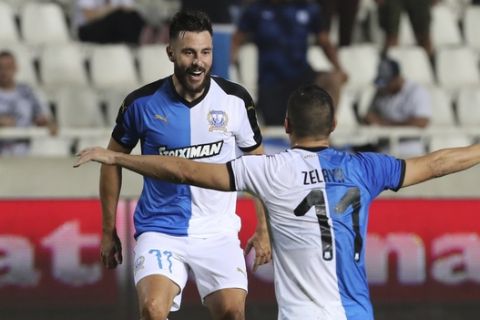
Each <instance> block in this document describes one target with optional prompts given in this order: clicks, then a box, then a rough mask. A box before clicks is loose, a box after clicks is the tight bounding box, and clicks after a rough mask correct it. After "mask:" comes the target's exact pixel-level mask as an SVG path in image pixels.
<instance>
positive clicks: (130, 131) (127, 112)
mask: <svg viewBox="0 0 480 320" xmlns="http://www.w3.org/2000/svg"><path fill="white" fill-rule="evenodd" d="M137 110H138V108H136V107H135V103H134V102H132V103H129V102H128V99H125V100H124V101H123V103H122V105H121V106H120V110H119V111H118V115H117V120H116V125H115V128H114V129H113V133H112V137H113V139H115V141H116V142H118V143H119V144H120V145H122V146H124V147H126V148H128V149H133V148H134V147H135V145H136V144H137V142H138V140H139V139H140V133H139V132H140V127H141V123H140V117H139V115H138V114H137Z"/></svg>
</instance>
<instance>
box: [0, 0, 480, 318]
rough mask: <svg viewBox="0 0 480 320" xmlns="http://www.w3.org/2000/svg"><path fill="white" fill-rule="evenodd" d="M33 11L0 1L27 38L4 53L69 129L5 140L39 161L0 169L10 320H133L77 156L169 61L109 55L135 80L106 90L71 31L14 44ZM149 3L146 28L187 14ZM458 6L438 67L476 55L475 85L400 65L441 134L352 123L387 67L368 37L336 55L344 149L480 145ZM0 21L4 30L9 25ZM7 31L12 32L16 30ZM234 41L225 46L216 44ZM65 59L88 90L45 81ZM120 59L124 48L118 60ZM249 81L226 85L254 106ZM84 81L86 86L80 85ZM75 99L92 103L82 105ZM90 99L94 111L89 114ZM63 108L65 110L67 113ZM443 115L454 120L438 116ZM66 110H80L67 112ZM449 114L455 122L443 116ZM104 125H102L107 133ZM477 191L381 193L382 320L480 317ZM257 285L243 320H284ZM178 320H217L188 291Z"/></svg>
mask: <svg viewBox="0 0 480 320" xmlns="http://www.w3.org/2000/svg"><path fill="white" fill-rule="evenodd" d="M27 2H28V1H25V0H22V1H13V0H11V1H0V9H1V8H2V5H3V4H6V5H8V6H9V7H10V8H11V9H12V11H11V13H13V15H14V17H15V28H17V29H16V30H17V31H16V32H17V34H16V35H14V36H13V37H15V36H16V37H18V38H16V39H14V38H12V39H10V40H8V36H6V35H5V33H2V32H0V38H1V37H4V38H1V39H2V40H0V47H2V48H9V49H11V50H13V51H14V52H15V53H17V54H18V55H19V57H20V60H21V61H19V62H20V63H21V73H20V78H21V80H24V81H26V82H28V83H30V84H32V85H33V86H35V87H36V88H37V89H39V90H40V92H43V94H44V97H45V99H46V100H48V101H49V102H50V104H51V105H52V108H53V109H54V111H56V115H57V117H58V120H59V121H60V123H59V124H60V126H61V127H60V133H59V136H58V137H54V138H51V137H49V136H48V134H47V132H46V131H44V130H42V129H38V130H37V129H35V130H8V129H1V130H0V137H3V138H5V137H28V138H31V139H32V147H33V149H32V152H33V154H32V156H30V157H25V158H1V157H0V181H1V182H0V319H2V320H3V319H5V320H7V319H8V320H9V319H25V320H26V319H49V320H50V319H78V320H80V319H82V320H83V319H135V318H137V311H136V302H135V300H136V297H135V290H134V288H133V286H132V283H131V273H130V268H131V265H130V264H129V263H125V264H124V266H123V267H122V268H120V269H118V270H116V271H106V270H104V269H103V268H102V267H101V266H100V264H99V262H98V252H99V241H100V209H99V202H98V190H97V188H98V187H97V185H98V165H96V164H91V165H88V166H86V167H84V168H82V169H76V170H74V169H73V168H72V167H71V165H72V163H73V158H72V157H71V154H72V150H76V149H78V148H81V147H83V146H85V145H93V144H100V145H105V141H106V139H108V136H109V132H110V127H111V123H112V120H111V119H112V116H111V115H110V116H109V110H110V109H112V110H115V109H117V108H118V105H119V102H120V101H121V97H123V95H124V94H125V93H126V92H128V91H129V90H131V89H133V88H135V87H136V86H137V85H138V84H140V83H143V82H148V80H150V78H149V77H155V78H157V77H161V75H162V72H163V73H165V74H168V73H170V72H171V69H169V68H166V69H165V68H163V67H165V66H166V65H168V67H170V66H171V65H170V64H169V63H168V62H167V63H162V62H159V61H158V59H161V58H163V56H164V51H163V50H164V48H163V47H162V46H160V45H152V46H147V47H146V48H128V47H121V48H122V49H121V51H123V56H122V57H123V58H119V59H120V60H116V59H115V57H116V53H113V54H112V52H113V51H109V54H110V56H109V58H110V59H109V60H111V62H112V64H113V66H114V67H113V68H115V66H118V65H119V64H121V65H122V66H124V68H121V69H125V70H127V74H126V75H123V74H122V75H118V74H116V75H114V76H112V77H114V78H116V79H115V80H118V79H121V78H122V76H125V79H128V80H125V81H122V80H120V81H119V82H116V83H111V82H109V81H112V79H96V78H95V74H96V73H95V65H96V63H97V62H94V61H96V60H95V59H96V58H94V57H96V52H97V50H98V49H101V48H97V47H95V46H81V45H80V44H79V43H77V42H76V41H75V40H74V38H73V37H72V36H71V31H70V30H68V29H67V31H66V32H67V35H68V36H67V39H65V38H62V36H58V34H60V33H58V32H57V31H55V30H58V29H57V28H59V27H58V25H57V26H56V27H55V26H54V27H52V28H53V29H52V30H54V31H52V34H53V35H55V34H56V33H55V32H57V36H58V37H59V38H55V36H52V38H48V37H47V38H45V37H44V35H45V34H46V33H48V32H46V31H47V30H49V29H48V28H49V26H47V25H44V29H43V30H42V34H43V35H42V37H43V38H40V36H38V34H37V36H35V34H33V35H32V36H31V37H29V36H27V34H26V32H27V28H26V25H23V29H22V32H18V31H20V29H21V28H18V27H21V26H22V23H24V21H25V20H23V21H22V19H24V18H26V16H27V14H25V13H24V12H25V11H26V10H25V9H24V8H25V7H26V5H25V4H26V3H27ZM32 2H33V3H34V5H35V6H37V7H35V6H34V7H33V8H36V10H37V11H36V13H37V16H38V17H40V16H42V14H41V12H42V10H40V9H39V7H38V5H39V4H42V3H50V4H52V3H54V4H56V5H58V8H61V9H62V10H63V11H61V12H64V13H65V12H66V11H65V10H66V8H68V5H69V3H70V2H69V1H67V0H62V1H55V2H52V1H30V3H32ZM139 2H143V3H144V4H145V5H146V8H152V6H158V8H161V9H162V10H161V11H153V10H150V14H152V12H157V16H153V17H150V18H151V19H157V18H158V16H160V17H166V16H168V15H169V14H170V13H171V12H174V11H175V10H176V9H177V8H178V4H177V3H176V1H171V0H164V1H153V0H150V1H139ZM366 3H367V4H368V1H366ZM452 3H453V5H452ZM461 3H467V1H463V0H458V1H443V3H442V5H443V6H441V8H442V9H441V10H440V11H439V12H440V14H438V13H436V16H434V18H435V17H437V22H434V25H435V23H437V25H439V26H441V25H443V27H445V26H448V25H450V26H451V24H449V22H448V21H449V20H441V21H439V20H438V19H446V18H444V16H445V15H444V13H445V12H447V11H443V10H444V9H445V10H450V11H448V12H453V14H452V15H451V17H455V18H456V19H457V20H454V23H455V28H456V29H453V30H454V31H452V29H448V30H447V29H445V28H444V29H442V30H443V34H444V35H445V36H451V38H449V39H445V38H441V37H440V38H434V40H435V39H436V40H435V41H436V45H437V46H436V47H437V50H438V51H437V57H438V63H440V60H441V58H440V56H441V54H440V52H450V51H454V50H467V51H469V52H473V53H474V56H473V57H474V62H475V65H474V68H473V69H472V68H470V71H472V70H473V71H472V72H473V74H474V75H473V76H472V77H470V78H468V77H466V76H465V75H466V72H462V71H461V69H462V68H463V67H465V66H464V65H463V62H465V61H462V60H461V59H460V60H458V59H456V60H452V58H449V59H450V60H449V61H448V59H447V62H448V63H447V66H445V68H447V70H448V65H450V68H452V66H453V68H456V69H460V71H458V70H457V71H458V72H459V73H458V75H456V74H455V75H453V74H452V72H454V71H450V73H449V72H448V71H445V72H446V74H447V75H448V74H450V75H451V76H450V78H453V81H448V80H447V79H448V77H444V78H442V73H441V72H439V71H440V70H437V73H436V74H434V73H433V70H429V69H428V67H427V69H426V70H427V71H425V72H420V71H421V69H422V68H420V67H419V66H425V65H424V64H421V62H418V61H417V60H415V59H414V58H412V59H411V60H409V59H408V58H405V59H406V60H405V61H404V62H403V63H404V65H403V66H404V68H406V69H407V70H408V72H409V73H408V74H407V76H408V75H410V76H411V77H414V78H416V80H418V81H420V82H422V83H424V84H425V85H427V86H428V87H429V89H430V90H431V92H433V93H435V94H437V92H440V94H439V95H438V96H439V97H437V98H436V99H437V100H435V101H436V104H434V108H435V109H434V121H433V124H432V126H431V127H430V128H429V129H427V130H424V131H418V130H411V129H399V130H390V129H389V130H381V129H380V130H377V129H375V130H370V129H369V128H363V127H361V126H360V125H359V124H358V123H357V122H356V118H355V110H357V111H359V110H360V111H361V110H362V106H363V104H364V103H365V102H364V101H365V100H367V97H368V94H369V93H371V90H372V88H371V86H370V83H371V78H372V77H373V76H374V66H375V63H376V60H375V59H376V58H375V57H376V54H375V53H378V48H379V46H378V44H379V43H380V41H381V35H380V34H379V31H378V30H377V29H375V28H374V27H371V28H372V34H373V35H374V37H373V39H372V41H371V42H367V43H365V42H362V43H355V44H354V45H353V46H351V47H349V48H342V50H341V52H340V58H341V59H343V60H344V62H345V66H346V68H347V69H348V71H349V72H350V73H351V75H350V77H351V81H352V82H351V83H350V84H349V85H348V86H347V88H346V90H345V94H344V96H343V104H342V107H341V108H340V110H343V111H342V113H341V114H340V115H339V117H340V119H339V124H340V128H342V127H344V129H343V130H340V131H339V132H338V133H336V134H335V135H334V137H333V138H334V142H336V144H338V145H344V144H345V143H347V142H348V143H354V142H359V143H363V142H368V141H370V140H371V139H376V138H378V137H387V138H389V139H391V140H392V141H393V142H395V141H397V140H398V139H399V138H400V137H403V136H409V135H418V134H420V135H421V136H422V137H423V139H424V141H425V143H426V145H427V146H428V148H429V149H431V150H434V149H436V148H438V147H443V146H450V145H459V144H465V143H471V142H474V141H478V138H479V136H480V130H479V129H478V125H479V124H480V117H479V116H478V115H479V114H480V112H479V111H478V110H480V107H479V104H478V101H480V99H479V100H476V98H475V97H476V93H477V92H479V90H480V86H479V84H480V80H479V78H478V72H479V69H478V51H477V50H478V48H480V46H478V43H476V41H478V39H480V38H479V37H478V36H476V37H473V38H472V37H471V36H469V35H468V34H469V33H468V32H467V30H468V28H467V26H468V23H466V19H467V16H468V14H467V11H468V10H467V9H466V8H467V7H462V8H463V9H461V10H462V11H452V10H451V9H452V8H460V6H454V5H455V4H458V5H459V4H461ZM148 6H150V7H148ZM468 8H470V7H468ZM367 9H368V8H367ZM370 9H371V8H370ZM475 9H476V8H475ZM0 11H1V10H0ZM437 11H438V10H437ZM473 11H474V10H473ZM473 11H472V12H473ZM158 12H161V13H158ZM468 12H470V11H468ZM472 15H473V14H472ZM438 17H441V18H438ZM53 20H54V19H53ZM53 20H52V19H51V20H50V21H53ZM477 20H478V21H480V19H478V18H477ZM1 21H2V23H4V24H5V25H6V23H5V20H1ZM458 22H463V29H462V28H459V27H458ZM5 25H2V26H5ZM37 26H38V25H37ZM439 28H440V27H439ZM1 29H2V30H3V31H5V30H7V29H8V28H6V27H3V28H1ZM216 30H220V32H219V33H217V36H218V35H219V34H220V36H225V34H224V33H225V32H226V33H227V36H228V32H230V31H229V30H231V29H229V28H224V26H221V27H219V26H217V29H216ZM445 30H447V31H445ZM455 30H456V31H455ZM476 30H479V29H476ZM222 32H223V33H222ZM409 32H411V30H410V31H409V30H408V24H407V25H405V31H404V33H402V35H403V36H402V37H403V38H402V39H403V40H402V41H403V45H402V47H401V48H400V49H399V51H398V52H397V53H396V54H398V55H399V57H405V56H402V55H401V52H403V51H405V52H418V50H417V49H418V48H417V47H415V46H413V45H412V43H411V41H412V39H413V38H412V35H411V34H409ZM477 32H478V31H477ZM409 37H410V38H409ZM217 39H218V38H217ZM224 40H225V39H224V38H222V39H220V40H217V41H224ZM409 41H410V42H409ZM442 41H443V42H442ZM69 46H74V47H75V48H77V49H78V50H77V53H79V54H80V55H79V56H76V55H72V56H68V55H67V54H66V56H65V59H66V60H67V61H69V63H68V64H69V65H72V64H75V63H74V62H72V61H73V60H71V59H75V58H72V57H78V58H80V59H81V60H80V61H81V63H82V64H81V65H82V66H83V62H86V61H87V62H88V63H87V65H90V69H89V71H88V70H87V71H85V79H84V80H78V79H75V78H70V77H69V74H68V73H62V72H59V71H58V70H57V71H55V73H60V75H61V77H60V82H59V80H58V79H57V80H55V79H49V77H48V76H46V74H48V69H47V71H46V68H45V66H46V65H48V63H45V62H46V61H48V58H46V57H45V56H46V55H47V52H49V51H50V49H52V48H53V49H54V50H53V52H54V53H55V55H56V60H55V62H56V63H55V64H56V65H57V67H58V66H59V65H61V64H62V63H61V62H62V57H63V55H62V52H64V51H63V48H65V47H69ZM49 48H50V49H49ZM107 48H111V47H110V46H105V47H104V48H103V49H107ZM117 48H118V46H115V50H116V49H117ZM143 50H146V51H149V52H150V54H152V53H153V57H154V61H155V62H156V63H158V64H159V65H158V66H157V65H155V67H152V66H153V65H152V64H151V62H148V63H147V65H149V66H150V68H149V69H148V68H146V69H145V68H143V69H142V66H143V64H142V57H145V56H148V54H147V53H145V52H144V51H143ZM254 50H255V49H254V48H253V47H251V46H246V47H245V48H244V50H243V55H244V60H243V61H249V62H253V61H255V59H254V55H255V51H254ZM402 50H403V51H402ZM410 50H411V51H410ZM66 51H68V50H66ZM100 51H102V50H100ZM310 55H311V56H310V58H311V59H312V62H313V63H314V65H315V66H316V68H318V69H322V68H323V69H328V68H329V65H328V62H326V60H324V57H322V56H321V53H320V52H319V51H317V50H316V48H314V47H312V50H311V53H310ZM447 55H448V54H447ZM413 56H414V55H411V57H413ZM252 57H253V58H252ZM450 57H451V56H450ZM69 59H70V60H69ZM121 59H127V60H121ZM349 59H352V60H349ZM356 59H357V60H356ZM358 59H360V60H361V61H363V62H364V63H363V64H361V65H360V64H358V63H356V64H349V63H348V61H360V60H358ZM100 61H101V62H100V66H99V68H101V67H106V65H108V62H106V61H105V60H100ZM217 61H218V59H217ZM452 61H454V63H453V62H452ZM217 64H218V62H217ZM42 66H43V67H42ZM128 66H130V67H128ZM92 68H93V69H92ZM241 68H242V69H241V71H242V72H241V75H242V76H243V78H242V79H239V78H238V75H236V74H235V72H234V71H235V70H230V71H232V73H231V74H230V76H231V77H232V78H233V79H235V80H242V82H243V83H244V85H246V86H247V87H248V88H249V90H250V91H251V92H252V94H255V65H254V64H252V63H250V64H248V65H247V64H244V65H243V66H241ZM467 68H468V67H467ZM116 69H120V68H116ZM109 70H112V69H108V68H107V69H102V71H101V72H100V74H101V73H103V74H109V73H111V72H110V71H109ZM125 70H124V71H125ZM128 70H130V71H131V72H133V76H132V74H130V75H129V74H128ZM422 70H423V69H422ZM65 72H66V71H65ZM147 72H151V73H150V74H149V73H147ZM62 77H63V78H62ZM235 77H237V78H235ZM465 78H468V79H465ZM132 79H135V80H134V81H132ZM77 80H78V81H80V82H82V81H85V83H83V84H79V83H75V81H77ZM451 80H452V79H451ZM49 81H51V82H49ZM69 81H72V83H69ZM102 81H105V82H102ZM72 87H73V88H74V90H73V91H76V92H77V100H79V103H78V104H76V103H75V102H77V101H75V98H74V97H72V96H71V95H70V94H71V91H72V90H70V89H71V88H72ZM78 92H82V94H81V95H78ZM78 97H81V98H82V99H79V98H78ZM85 97H92V98H91V100H89V101H90V102H88V103H87V102H86V100H85ZM461 97H463V98H461ZM468 97H470V98H468ZM462 99H463V100H465V99H466V102H462V101H463V100H462ZM469 99H470V100H469ZM64 100H65V101H67V102H68V104H69V105H70V106H69V107H64V105H63V104H62V101H64ZM462 103H463V104H462ZM440 105H442V106H446V108H443V109H441V108H440V107H439V106H440ZM462 105H467V107H468V106H470V109H469V111H468V112H467V113H466V115H465V113H462V112H463V111H462V109H461V108H462V107H461V106H462ZM68 108H70V109H69V110H67V111H65V109H68ZM73 108H76V109H73ZM79 108H83V109H79ZM437 108H438V109H437ZM79 110H83V111H84V112H79ZM88 110H90V111H88ZM442 110H443V111H445V110H446V111H445V114H444V113H442ZM62 114H63V115H65V114H66V115H65V116H62ZM62 119H63V120H62ZM92 119H93V120H92ZM99 119H103V120H102V121H100V122H99ZM62 121H64V122H62ZM75 121H77V122H75ZM82 121H83V122H82ZM264 132H265V137H266V141H265V143H266V146H267V149H268V151H269V152H275V151H278V150H281V149H283V148H285V146H286V145H287V141H285V138H284V135H283V132H282V130H281V129H279V128H265V130H264ZM393 151H394V150H393ZM393 153H394V152H393ZM124 179H125V180H124V188H123V191H122V201H121V203H120V206H119V212H118V215H119V220H118V221H119V226H118V228H119V231H120V232H121V234H122V237H123V238H124V248H128V247H129V246H131V244H132V237H131V233H132V230H131V219H130V215H131V213H132V210H133V207H134V204H135V200H136V198H137V196H138V194H139V192H140V190H141V179H140V178H139V177H137V176H135V175H134V174H131V173H126V174H125V178H124ZM478 181H480V168H473V169H470V170H468V171H466V172H464V173H461V174H458V175H456V176H451V177H444V178H440V179H437V180H435V181H431V182H428V183H425V184H423V185H421V186H415V187H411V188H408V189H405V190H402V191H400V192H399V193H393V192H388V193H385V194H383V196H382V197H381V199H379V200H378V201H376V202H375V203H374V205H373V207H372V214H371V219H370V225H369V239H368V252H367V255H368V259H367V260H368V261H369V267H368V272H369V279H370V286H371V293H372V300H373V302H374V306H375V311H376V316H377V319H475V318H477V314H478V313H479V311H480V304H479V300H480V231H479V230H480V219H478V217H477V215H478V214H479V213H480V210H479V209H480V198H479V191H478ZM238 213H239V215H240V216H241V217H242V219H243V221H244V227H243V229H242V232H241V235H240V236H241V239H242V241H245V239H246V238H247V237H248V234H249V233H250V232H251V231H252V230H253V228H254V223H252V221H254V218H253V216H254V213H253V207H252V205H251V202H250V199H249V198H248V197H246V196H243V197H242V198H241V200H240V201H239V205H238ZM125 260H126V262H128V260H129V255H128V250H125ZM249 278H250V293H249V297H248V302H247V319H262V320H263V319H265V320H269V319H276V316H275V314H276V305H275V300H274V296H273V287H272V281H271V279H272V274H271V269H270V268H269V267H265V268H262V269H261V270H260V271H259V272H257V273H256V274H252V273H250V274H249ZM171 319H174V320H175V319H177V320H181V319H208V315H207V311H206V309H205V308H203V307H202V306H201V305H200V302H199V298H198V296H197V293H196V289H195V288H194V286H193V285H192V284H189V286H188V287H187V289H186V292H185V298H184V301H183V308H182V310H181V311H179V312H178V313H177V314H175V315H173V316H172V317H171Z"/></svg>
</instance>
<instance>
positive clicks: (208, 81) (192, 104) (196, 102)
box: [169, 75, 212, 108]
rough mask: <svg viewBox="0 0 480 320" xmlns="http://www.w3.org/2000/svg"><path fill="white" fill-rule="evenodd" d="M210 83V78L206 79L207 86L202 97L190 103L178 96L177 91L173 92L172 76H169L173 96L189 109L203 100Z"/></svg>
mask: <svg viewBox="0 0 480 320" xmlns="http://www.w3.org/2000/svg"><path fill="white" fill-rule="evenodd" d="M211 81H212V77H210V76H209V77H208V78H207V85H206V86H205V90H203V93H202V95H201V96H200V97H198V98H197V99H195V100H193V101H191V102H190V101H187V100H185V99H184V98H183V97H182V96H180V95H179V94H178V92H177V90H175V86H174V85H173V75H171V76H170V78H169V82H170V87H171V88H172V91H173V94H174V95H175V96H176V97H177V99H178V100H180V101H181V102H182V103H183V104H185V105H186V106H187V107H189V108H193V107H195V106H196V105H197V104H199V103H200V102H201V101H202V100H203V98H205V96H206V95H207V93H208V91H209V90H210V82H211Z"/></svg>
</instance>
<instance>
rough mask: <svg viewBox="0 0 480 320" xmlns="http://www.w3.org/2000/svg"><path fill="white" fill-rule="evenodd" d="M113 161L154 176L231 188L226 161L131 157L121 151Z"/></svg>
mask: <svg viewBox="0 0 480 320" xmlns="http://www.w3.org/2000/svg"><path fill="white" fill-rule="evenodd" d="M114 164H116V165H119V166H121V167H124V168H126V169H129V170H131V171H134V172H136V173H138V174H141V175H143V176H147V177H151V178H154V179H159V180H164V181H168V182H172V183H181V184H190V185H194V186H197V187H202V188H209V189H215V190H220V191H231V189H230V188H231V186H230V179H229V175H228V170H227V167H226V165H225V164H213V163H202V162H195V161H192V160H188V159H184V158H177V157H165V156H154V155H147V156H133V155H127V154H122V153H116V154H115V157H114Z"/></svg>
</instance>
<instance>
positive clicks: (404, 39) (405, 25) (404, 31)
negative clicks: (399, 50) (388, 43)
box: [398, 13, 417, 46]
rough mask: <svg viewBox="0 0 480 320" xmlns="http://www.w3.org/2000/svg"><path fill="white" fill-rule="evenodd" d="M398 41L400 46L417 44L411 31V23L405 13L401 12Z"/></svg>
mask: <svg viewBox="0 0 480 320" xmlns="http://www.w3.org/2000/svg"><path fill="white" fill-rule="evenodd" d="M398 43H399V44H400V45H402V46H413V45H416V44H417V40H416V39H415V34H414V33H413V28H412V23H411V22H410V19H409V18H408V15H407V14H406V13H402V15H401V16H400V25H399V30H398Z"/></svg>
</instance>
